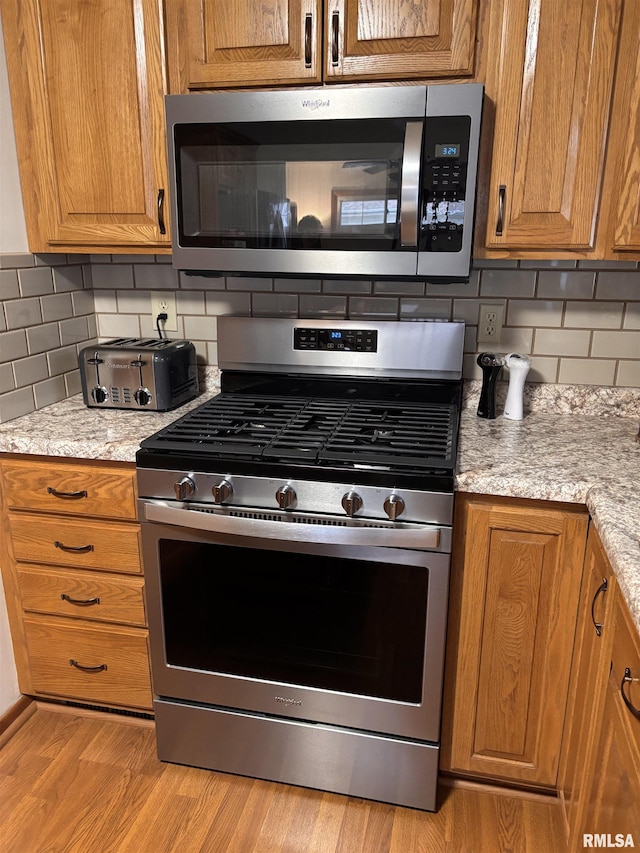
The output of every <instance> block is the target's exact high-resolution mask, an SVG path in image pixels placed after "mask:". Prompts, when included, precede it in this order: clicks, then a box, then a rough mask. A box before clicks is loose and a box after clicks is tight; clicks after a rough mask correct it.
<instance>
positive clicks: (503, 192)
mask: <svg viewBox="0 0 640 853" xmlns="http://www.w3.org/2000/svg"><path fill="white" fill-rule="evenodd" d="M506 200H507V188H506V187H505V185H504V184H501V185H500V189H499V190H498V221H497V222H496V237H502V231H503V229H504V205H505V202H506Z"/></svg>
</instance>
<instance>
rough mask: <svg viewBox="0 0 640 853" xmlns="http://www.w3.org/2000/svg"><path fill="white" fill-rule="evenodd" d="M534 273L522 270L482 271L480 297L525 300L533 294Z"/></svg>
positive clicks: (534, 284) (534, 287) (534, 286)
mask: <svg viewBox="0 0 640 853" xmlns="http://www.w3.org/2000/svg"><path fill="white" fill-rule="evenodd" d="M535 289H536V273H535V271H534V270H522V269H483V270H482V275H481V276H480V296H486V297H492V296H504V297H513V298H526V297H531V296H533V295H534V294H535Z"/></svg>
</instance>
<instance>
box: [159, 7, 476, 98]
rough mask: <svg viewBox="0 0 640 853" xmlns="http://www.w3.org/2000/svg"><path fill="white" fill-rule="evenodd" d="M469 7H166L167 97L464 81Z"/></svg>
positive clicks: (470, 41)
mask: <svg viewBox="0 0 640 853" xmlns="http://www.w3.org/2000/svg"><path fill="white" fill-rule="evenodd" d="M476 7H477V0H414V2H411V3H409V2H406V0H385V2H380V0H326V2H324V3H323V2H322V0H263V2H262V3H261V4H260V6H259V7H258V9H257V8H256V5H255V3H253V2H252V0H235V2H234V4H233V13H230V11H229V4H228V2H226V0H203V2H199V3H197V2H194V0H167V3H166V9H167V34H168V36H167V37H168V44H167V52H168V60H169V75H170V89H171V91H172V92H188V91H190V90H196V89H212V88H218V87H220V88H226V87H234V86H243V87H245V86H281V85H283V84H294V83H297V84H301V83H321V82H323V81H324V82H331V81H335V82H340V81H346V82H349V81H360V80H362V81H367V80H371V81H375V80H410V79H417V78H420V77H439V76H447V77H452V76H457V75H470V74H472V73H473V59H474V45H475V27H476Z"/></svg>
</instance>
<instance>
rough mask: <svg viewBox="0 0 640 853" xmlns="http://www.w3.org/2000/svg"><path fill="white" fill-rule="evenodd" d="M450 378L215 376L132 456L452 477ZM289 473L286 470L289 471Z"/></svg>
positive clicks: (271, 468)
mask: <svg viewBox="0 0 640 853" xmlns="http://www.w3.org/2000/svg"><path fill="white" fill-rule="evenodd" d="M460 393H461V384H460V383H458V382H435V383H432V382H424V381H411V380H406V381H399V380H392V381H380V380H357V381H354V380H350V379H336V378H332V379H318V378H315V379H312V380H310V379H309V378H308V377H295V376H289V377H286V376H285V377H283V376H278V377H274V376H266V375H265V376H256V375H253V374H244V373H235V374H232V375H231V376H223V386H222V393H221V394H219V395H218V396H217V397H214V398H213V399H211V400H208V401H207V402H205V403H203V404H202V405H201V406H199V407H198V408H197V409H194V410H192V411H191V412H189V413H188V414H187V415H184V416H183V417H182V418H179V419H178V420H176V421H174V422H173V423H172V424H170V425H169V426H168V427H165V428H164V429H162V430H160V431H159V432H158V433H156V434H155V435H153V436H151V437H149V438H147V439H145V440H144V441H143V442H142V443H141V451H140V452H139V453H138V464H139V466H143V467H155V466H156V465H157V466H158V467H160V465H162V464H164V465H166V464H167V461H168V460H169V461H170V464H172V465H174V466H175V467H189V468H196V469H197V468H200V469H201V470H207V469H208V468H210V467H211V466H212V465H213V466H215V465H219V464H220V463H222V462H224V463H228V464H231V463H233V464H234V465H235V466H236V470H238V471H240V470H245V471H248V470H249V469H251V470H252V471H253V472H254V473H256V474H258V473H265V472H266V473H275V472H276V471H277V472H278V473H280V474H282V473H283V471H284V470H292V471H293V472H294V474H297V476H300V475H301V474H303V475H306V476H313V477H315V478H318V476H319V472H322V473H321V474H320V477H319V478H321V479H328V478H335V477H336V476H341V477H342V478H343V479H344V477H345V474H346V472H347V471H349V472H351V473H350V474H349V476H350V477H351V478H353V477H352V473H353V472H354V471H359V472H361V473H364V472H369V473H370V475H371V477H372V478H373V479H371V478H368V479H371V481H372V482H373V481H374V480H375V472H376V471H377V472H393V473H395V474H403V475H405V476H406V477H408V478H410V479H411V478H420V480H421V481H424V480H425V477H426V478H427V479H429V477H435V478H443V479H444V480H445V481H446V483H447V486H446V487H447V488H448V483H449V481H450V480H452V476H453V470H454V467H455V461H456V438H457V431H458V421H459V409H460ZM294 474H292V475H291V476H294Z"/></svg>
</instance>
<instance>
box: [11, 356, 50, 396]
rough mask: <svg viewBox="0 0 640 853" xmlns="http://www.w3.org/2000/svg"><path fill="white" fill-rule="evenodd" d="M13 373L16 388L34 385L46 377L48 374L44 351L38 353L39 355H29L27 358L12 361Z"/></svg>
mask: <svg viewBox="0 0 640 853" xmlns="http://www.w3.org/2000/svg"><path fill="white" fill-rule="evenodd" d="M13 374H14V376H15V380H16V387H17V388H22V387H24V386H25V385H34V384H35V383H36V382H41V381H42V380H43V379H47V378H48V376H49V364H48V362H47V356H46V355H45V354H44V353H40V354H39V355H31V356H28V357H27V358H21V359H18V361H14V363H13Z"/></svg>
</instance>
